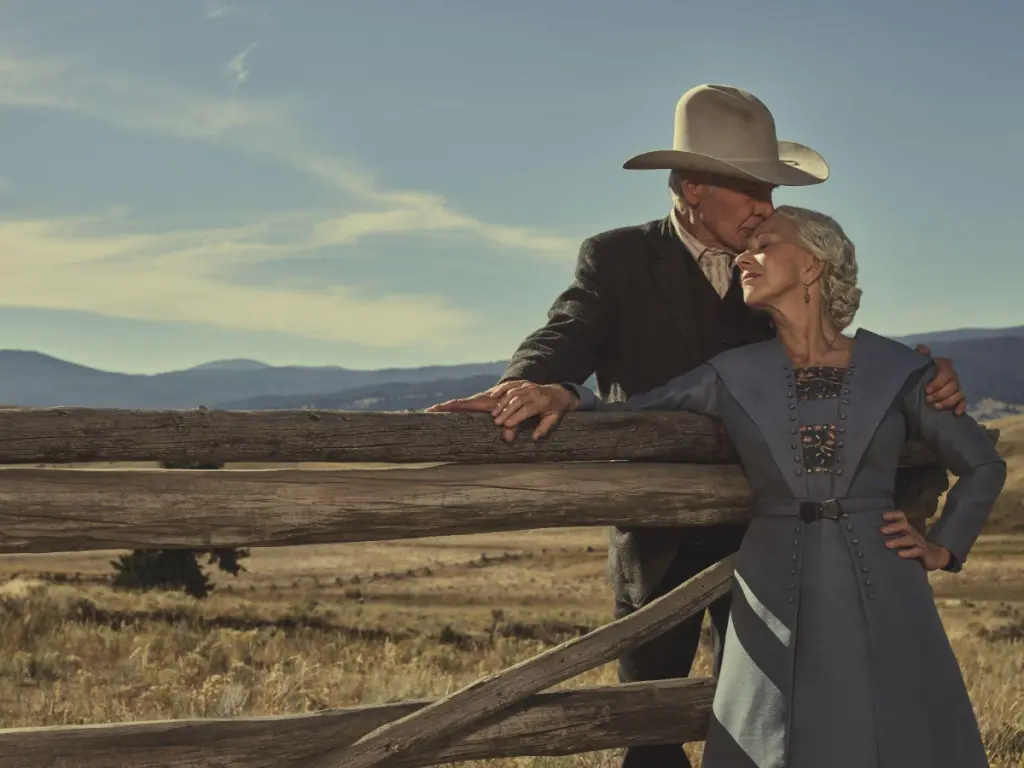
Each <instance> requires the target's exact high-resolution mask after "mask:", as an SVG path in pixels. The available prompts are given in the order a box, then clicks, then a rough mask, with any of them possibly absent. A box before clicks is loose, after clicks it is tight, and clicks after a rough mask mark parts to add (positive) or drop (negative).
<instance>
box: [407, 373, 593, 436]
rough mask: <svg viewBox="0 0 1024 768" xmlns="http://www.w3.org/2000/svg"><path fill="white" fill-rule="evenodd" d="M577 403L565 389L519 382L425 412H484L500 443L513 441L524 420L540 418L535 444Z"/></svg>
mask: <svg viewBox="0 0 1024 768" xmlns="http://www.w3.org/2000/svg"><path fill="white" fill-rule="evenodd" d="M578 403H579V401H578V400H577V399H576V397H575V395H573V394H572V392H570V391H569V390H567V389H566V388H565V387H562V386H559V385H558V384H550V385H544V384H533V383H531V382H528V381H524V380H522V379H513V380H511V381H504V382H502V383H501V384H498V385H497V386H494V387H491V388H490V389H488V390H485V391H484V392H480V393H478V394H475V395H472V396H471V397H460V398H456V399H454V400H448V401H446V402H443V403H438V404H437V405H432V406H430V407H429V408H427V409H426V412H427V413H473V412H483V411H486V412H488V413H490V414H491V416H493V417H494V423H495V424H497V425H499V426H501V427H503V430H502V435H501V436H502V439H503V440H505V441H506V442H512V441H513V440H515V439H516V432H517V427H518V426H519V424H521V423H522V422H523V421H525V420H526V419H529V418H532V417H533V416H538V415H539V416H540V417H541V420H540V424H539V425H538V426H537V428H536V429H535V430H534V431H533V439H534V440H539V439H540V438H542V437H544V435H546V434H547V433H548V432H550V431H551V430H552V429H554V427H555V426H556V425H557V424H558V422H559V421H560V420H561V418H562V416H564V415H565V414H566V413H567V412H569V411H571V410H574V409H575V408H576V406H577V405H578Z"/></svg>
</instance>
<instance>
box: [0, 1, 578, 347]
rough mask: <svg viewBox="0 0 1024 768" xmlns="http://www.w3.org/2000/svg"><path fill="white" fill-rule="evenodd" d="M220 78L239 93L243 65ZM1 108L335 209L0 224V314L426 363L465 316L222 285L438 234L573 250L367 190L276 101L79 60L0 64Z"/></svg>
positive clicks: (431, 302)
mask: <svg viewBox="0 0 1024 768" xmlns="http://www.w3.org/2000/svg"><path fill="white" fill-rule="evenodd" d="M222 10H223V9H222ZM236 58H237V57H236ZM233 71H234V73H235V75H236V80H239V81H241V82H244V79H245V74H244V73H245V72H246V71H247V70H246V67H245V59H244V57H242V58H241V59H240V60H239V62H238V63H237V66H236V68H235V69H234V70H233ZM0 104H2V105H7V106H15V107H17V106H22V107H31V108H46V109H53V110H58V111H66V112H71V113H74V114H78V115H83V116H87V117H89V118H91V119H94V120H96V121H99V122H103V123H106V124H110V125H112V126H116V127H118V128H123V129H124V128H126V129H130V130H133V131H138V132H142V133H148V134H152V135H157V136H166V137H173V138H178V139H187V140H193V141H201V142H206V143H210V144H214V145H217V146H221V147H224V148H225V149H228V150H230V151H234V152H241V153H247V154H250V155H253V156H256V157H259V158H260V159H261V160H268V159H269V160H272V161H274V162H277V163H278V164H280V165H281V166H283V167H285V168H288V169H290V170H292V171H293V172H295V173H299V174H302V175H304V176H306V177H308V178H310V179H313V180H315V181H317V182H318V183H320V184H322V185H323V186H324V187H325V188H326V189H327V190H328V191H329V192H331V193H333V194H332V195H331V196H332V197H334V196H336V197H337V198H338V206H339V207H340V206H341V205H342V204H344V208H345V212H344V213H332V212H331V211H330V207H331V206H330V205H329V204H328V206H327V210H326V211H325V210H320V211H309V210H299V211H283V212H280V214H278V215H277V216H270V217H268V216H267V215H266V214H265V213H261V214H259V215H258V216H257V215H253V216H252V217H251V219H250V220H248V221H246V220H244V219H243V220H242V221H241V222H239V223H236V224H233V225H231V226H223V227H215V228H210V227H199V228H190V227H188V226H187V225H186V226H184V227H182V228H177V229H168V230H161V229H157V228H155V227H153V226H151V225H150V226H147V225H146V223H145V222H143V221H140V220H137V219H135V218H133V217H132V213H131V211H129V210H126V209H115V210H109V211H101V212H99V213H95V214H93V215H90V216H79V217H73V218H66V217H65V218H49V219H48V218H37V219H28V220H14V221H0V265H2V270H3V275H4V279H3V280H2V281H0V303H2V304H7V305H9V306H25V307H28V306H32V307H48V308H55V309H75V310H84V311H98V312H102V313H104V314H108V315H112V316H119V317H133V318H145V319H154V320H170V321H193V322H206V323H212V324H215V325H218V326H221V327H226V328H232V329H249V330H267V331H283V332H290V333H294V334H299V335H302V336H307V337H310V338H318V339H328V340H334V341H345V342H355V343H360V344H370V345H373V346H381V347H401V346H407V345H418V346H421V347H424V348H427V349H430V348H435V347H440V346H445V345H450V343H451V342H452V339H453V338H454V337H456V336H457V335H458V334H459V333H460V332H468V331H469V330H471V329H472V327H474V326H475V325H476V324H477V320H476V318H474V317H472V316H471V315H470V314H469V313H467V312H464V311H462V310H460V309H458V308H456V307H454V306H452V305H451V303H450V302H449V301H447V300H445V298H444V297H442V296H438V295H430V294H399V293H396V294H392V295H385V296H380V297H373V298H368V297H365V296H361V295H359V294H358V293H357V292H355V291H353V290H352V289H351V288H350V287H347V286H339V285H325V286H321V287H318V288H315V289H301V288H294V287H291V286H288V287H285V286H278V285H266V286H260V285H248V284H247V285H241V284H237V282H236V281H233V280H231V279H230V278H229V277H227V273H228V271H229V270H230V269H231V268H233V267H234V268H237V267H242V268H244V266H245V265H246V264H252V263H256V262H258V261H261V260H264V259H285V258H289V257H294V256H295V255H297V254H302V253H304V252H308V251H309V250H311V249H315V248H322V247H324V246H330V245H336V244H350V243H353V242H356V241H359V240H361V239H363V238H366V237H369V236H373V235H392V236H393V235H403V234H415V233H422V232H435V233H436V232H449V233H453V234H461V235H470V236H472V237H475V238H479V239H480V240H481V242H482V244H484V245H485V244H486V243H487V242H490V243H492V244H494V245H496V246H503V247H507V246H513V247H515V248H518V249H520V250H521V251H523V252H524V253H531V254H533V255H534V256H536V257H538V258H542V259H546V258H551V257H558V258H566V257H571V254H572V253H573V252H574V250H575V244H576V242H578V241H572V240H569V239H567V238H563V237H558V236H553V235H548V234H545V233H543V232H535V231H532V230H529V229H524V228H518V227H509V226H505V225H500V224H494V223H491V222H487V221H483V220H480V219H477V218H474V217H472V216H470V215H468V214H466V213H463V212H460V211H458V210H456V209H455V208H453V207H452V205H451V204H450V203H449V202H448V201H446V200H445V199H444V198H443V197H441V196H438V195H435V194H431V193H428V192H422V191H413V190H400V189H399V190H396V189H385V188H381V186H380V185H379V184H378V183H377V181H376V179H375V178H374V176H373V174H371V173H369V172H368V171H366V170H365V169H361V168H358V167H356V166H354V165H353V164H352V163H351V161H349V160H347V159H345V158H342V157H339V156H337V155H336V154H333V153H330V152H325V151H322V150H320V149H318V148H317V147H316V145H315V144H314V142H312V141H311V140H310V139H309V138H308V135H307V133H306V132H305V131H304V130H303V127H302V125H301V124H300V123H299V122H298V118H297V116H299V115H301V109H300V107H299V105H296V104H293V103H289V102H286V101H283V100H281V101H275V100H269V99H252V98H241V97H238V96H235V97H232V98H223V97H215V96H210V95H204V94H197V93H192V92H188V91H183V90H181V89H178V88H175V87H172V86H168V85H162V84H160V83H155V82H150V81H143V80H140V79H137V78H134V77H130V76H126V75H119V74H109V73H94V72H91V71H90V70H89V68H88V67H86V66H84V65H83V63H82V62H80V61H74V60H70V59H63V60H58V59H50V60H38V59H26V58H21V57H17V56H11V55H7V56H4V55H2V54H0ZM236 271H237V269H236Z"/></svg>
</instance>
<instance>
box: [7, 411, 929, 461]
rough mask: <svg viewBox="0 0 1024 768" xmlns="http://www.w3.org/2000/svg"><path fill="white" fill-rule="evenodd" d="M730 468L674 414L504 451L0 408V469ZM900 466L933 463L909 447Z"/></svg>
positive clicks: (422, 427) (525, 440) (476, 439)
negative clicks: (157, 464)
mask: <svg viewBox="0 0 1024 768" xmlns="http://www.w3.org/2000/svg"><path fill="white" fill-rule="evenodd" d="M612 460H631V461H673V462H674V461H685V462H701V463H711V464H719V463H735V462H736V461H737V457H736V453H735V451H734V450H733V447H732V444H731V443H730V442H729V440H728V439H727V438H726V437H725V435H724V433H723V431H722V429H721V428H720V426H719V425H718V424H717V423H716V422H715V421H713V420H711V419H709V418H707V417H705V416H698V415H695V414H690V413H683V412H671V413H669V412H658V413H655V412H650V411H648V412H645V413H637V412H633V413H573V414H569V415H568V416H567V417H566V418H565V419H564V421H563V422H562V424H561V425H560V426H559V427H558V429H556V430H555V432H554V433H553V434H551V435H550V436H549V437H548V438H546V439H544V440H541V441H539V442H534V441H533V440H531V439H530V437H529V434H523V435H520V437H519V439H517V440H516V441H515V443H513V444H506V443H504V442H503V441H502V440H501V433H500V430H498V429H497V428H496V427H495V426H494V425H493V423H492V422H491V420H490V417H489V416H488V415H486V414H451V413H379V412H346V411H305V410H292V411H215V410H205V409H199V410H188V411H185V410H178V411H170V410H127V409H125V410H122V409H92V408H38V409H4V410H0V464H40V463H48V464H74V463H82V462H96V461H175V462H181V461H190V462H196V461H202V462H227V461H250V462H251V461H268V462H270V461H272V462H291V461H318V462H322V461H327V462H352V461H375V462H394V463H404V462H454V463H461V464H467V463H480V464H492V463H503V462H506V463H507V462H537V461H545V462H546V461H612ZM904 460H905V463H908V464H930V463H934V461H935V459H934V457H933V456H932V454H931V453H930V452H929V451H926V450H923V449H922V448H921V447H920V446H915V447H911V448H910V450H908V451H907V453H906V455H905V457H904Z"/></svg>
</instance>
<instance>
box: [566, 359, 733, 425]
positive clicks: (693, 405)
mask: <svg viewBox="0 0 1024 768" xmlns="http://www.w3.org/2000/svg"><path fill="white" fill-rule="evenodd" d="M561 384H562V386H564V387H565V388H566V389H569V390H571V391H572V392H573V393H575V394H576V396H577V397H579V399H580V402H579V405H578V406H577V408H576V410H578V411H602V412H603V411H691V412H693V413H701V414H704V415H705V416H715V417H717V416H718V415H719V411H718V403H719V392H720V389H719V378H718V371H716V370H715V368H714V367H713V366H712V365H711V364H710V363H704V364H703V365H699V366H697V367H696V368H694V369H693V370H691V371H689V372H688V373H684V374H682V375H681V376H676V377H675V378H674V379H670V380H669V381H668V382H666V383H665V384H662V385H661V386H660V387H655V388H654V389H652V390H650V391H649V392H644V393H643V394H639V395H633V397H631V398H629V399H628V400H626V401H625V402H621V403H606V402H604V401H603V400H601V399H600V398H598V397H597V395H596V394H594V392H593V391H592V390H590V389H588V388H587V387H584V386H582V385H578V384H576V383H574V382H567V381H564V382H561Z"/></svg>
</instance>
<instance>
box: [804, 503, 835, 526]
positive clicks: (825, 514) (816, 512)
mask: <svg viewBox="0 0 1024 768" xmlns="http://www.w3.org/2000/svg"><path fill="white" fill-rule="evenodd" d="M842 512H843V508H842V507H841V506H840V505H839V501H838V500H837V499H828V500H826V501H802V502H800V519H801V520H803V521H804V522H805V523H813V522H814V521H815V520H821V519H822V518H829V519H830V520H838V519H839V516H840V515H841V514H842Z"/></svg>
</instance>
